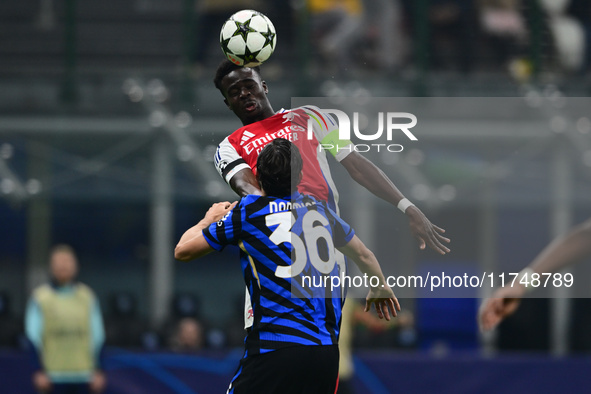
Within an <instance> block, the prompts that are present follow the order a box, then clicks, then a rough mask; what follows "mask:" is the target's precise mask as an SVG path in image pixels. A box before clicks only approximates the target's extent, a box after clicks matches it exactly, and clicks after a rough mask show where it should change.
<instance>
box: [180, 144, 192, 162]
mask: <svg viewBox="0 0 591 394" xmlns="http://www.w3.org/2000/svg"><path fill="white" fill-rule="evenodd" d="M176 155H177V157H178V159H179V160H180V161H183V162H187V161H190V160H192V159H193V158H194V157H195V151H194V150H193V148H191V147H190V146H188V145H181V146H179V148H178V150H177V152H176Z"/></svg>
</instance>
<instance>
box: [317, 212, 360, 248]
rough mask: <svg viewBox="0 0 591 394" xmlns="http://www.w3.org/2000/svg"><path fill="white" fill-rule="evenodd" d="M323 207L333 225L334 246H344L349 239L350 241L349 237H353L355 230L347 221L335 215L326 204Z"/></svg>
mask: <svg viewBox="0 0 591 394" xmlns="http://www.w3.org/2000/svg"><path fill="white" fill-rule="evenodd" d="M324 207H325V209H326V213H327V215H328V216H329V218H330V219H331V220H330V221H331V223H332V226H333V242H334V246H335V247H337V248H340V247H341V246H345V245H346V244H348V243H349V241H351V239H353V236H354V235H355V230H353V227H351V226H350V225H349V223H347V222H345V221H344V220H343V219H341V218H340V217H339V215H337V214H336V213H335V212H334V211H333V210H332V209H330V208H329V207H328V206H327V205H325V206H324Z"/></svg>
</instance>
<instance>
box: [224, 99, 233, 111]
mask: <svg viewBox="0 0 591 394" xmlns="http://www.w3.org/2000/svg"><path fill="white" fill-rule="evenodd" d="M224 104H226V107H228V109H231V108H230V103H229V102H228V99H226V98H224Z"/></svg>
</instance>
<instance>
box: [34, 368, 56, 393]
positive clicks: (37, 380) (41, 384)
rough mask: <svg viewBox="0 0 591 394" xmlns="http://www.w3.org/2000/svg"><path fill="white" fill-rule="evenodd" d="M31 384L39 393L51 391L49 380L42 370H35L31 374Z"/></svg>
mask: <svg viewBox="0 0 591 394" xmlns="http://www.w3.org/2000/svg"><path fill="white" fill-rule="evenodd" d="M33 386H35V389H36V390H37V391H39V392H40V393H49V392H50V391H51V386H52V385H51V380H49V376H47V374H46V373H45V372H43V371H37V372H35V373H34V374H33Z"/></svg>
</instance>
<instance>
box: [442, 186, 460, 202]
mask: <svg viewBox="0 0 591 394" xmlns="http://www.w3.org/2000/svg"><path fill="white" fill-rule="evenodd" d="M456 194H457V192H456V187H455V186H454V185H443V186H441V187H440V188H439V190H437V195H438V196H439V198H440V199H441V200H443V201H453V200H454V199H455V198H456Z"/></svg>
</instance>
